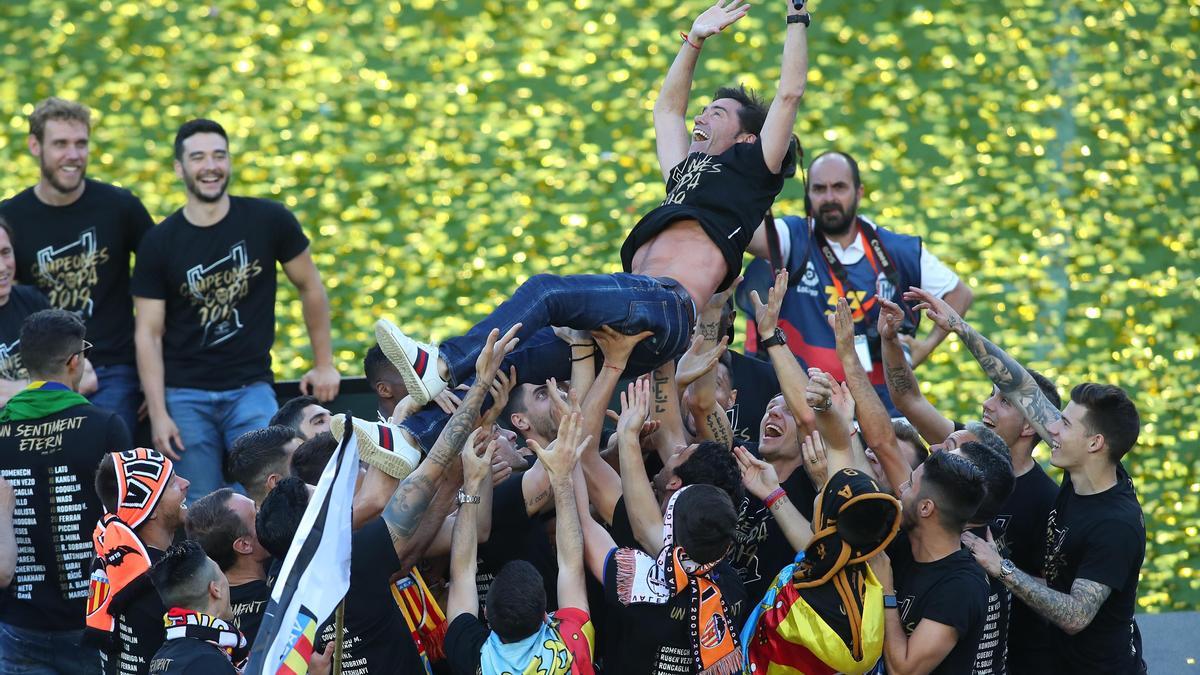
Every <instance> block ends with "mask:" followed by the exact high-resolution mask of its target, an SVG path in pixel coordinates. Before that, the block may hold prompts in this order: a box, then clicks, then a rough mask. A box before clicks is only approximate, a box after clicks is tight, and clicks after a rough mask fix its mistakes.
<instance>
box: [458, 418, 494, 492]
mask: <svg viewBox="0 0 1200 675" xmlns="http://www.w3.org/2000/svg"><path fill="white" fill-rule="evenodd" d="M481 437H482V438H487V435H486V434H485V433H484V432H483V430H481V429H476V430H474V431H472V432H471V435H470V436H468V437H467V442H466V444H464V445H463V450H462V466H463V485H464V486H467V487H470V488H471V489H477V488H479V486H481V485H483V482H484V481H485V480H489V479H491V477H492V455H493V454H494V453H495V451H496V442H495V441H492V442H489V443H488V444H487V445H485V446H484V447H483V452H482V453H481V452H479V448H478V443H477V440H479V439H480V438H481Z"/></svg>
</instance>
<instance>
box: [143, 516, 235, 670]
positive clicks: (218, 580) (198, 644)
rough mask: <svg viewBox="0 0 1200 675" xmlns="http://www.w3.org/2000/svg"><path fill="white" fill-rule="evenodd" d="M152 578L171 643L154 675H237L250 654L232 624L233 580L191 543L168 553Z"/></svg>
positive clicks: (152, 664)
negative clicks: (231, 591)
mask: <svg viewBox="0 0 1200 675" xmlns="http://www.w3.org/2000/svg"><path fill="white" fill-rule="evenodd" d="M150 578H151V579H152V580H153V581H154V587H155V588H156V589H157V590H158V594H159V596H161V597H162V602H163V605H164V606H165V607H166V608H167V613H166V617H165V620H166V624H167V629H166V641H165V642H163V644H162V646H161V647H159V648H158V651H157V652H155V654H154V660H152V661H151V662H150V673H151V675H218V674H220V673H227V674H228V675H238V673H240V672H241V671H240V670H238V668H237V666H240V665H241V664H242V663H244V662H245V660H246V657H247V656H248V655H249V653H250V648H249V645H248V644H247V643H246V638H245V637H243V636H242V634H241V633H240V632H238V629H237V627H235V626H234V625H232V624H231V623H230V621H232V620H233V609H232V608H231V606H230V601H229V593H230V591H229V580H228V579H226V578H225V574H224V573H222V572H221V568H220V566H218V565H217V563H215V562H213V560H212V558H209V557H208V556H207V555H205V553H204V549H203V548H202V547H201V546H200V544H199V543H198V542H195V541H192V540H190V539H185V540H184V541H182V542H180V543H178V544H175V545H174V546H172V547H171V548H169V549H167V551H166V553H164V554H163V556H162V557H161V558H159V559H158V561H157V562H155V563H154V566H153V567H151V568H150Z"/></svg>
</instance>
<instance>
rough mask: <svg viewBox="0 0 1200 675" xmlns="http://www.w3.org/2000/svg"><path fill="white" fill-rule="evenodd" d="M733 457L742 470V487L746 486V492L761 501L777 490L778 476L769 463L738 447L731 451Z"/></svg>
mask: <svg viewBox="0 0 1200 675" xmlns="http://www.w3.org/2000/svg"><path fill="white" fill-rule="evenodd" d="M733 456H734V458H735V459H737V463H738V467H739V468H740V469H741V470H742V485H745V486H746V491H747V492H749V493H750V494H752V495H754V496H755V497H757V498H758V499H759V500H763V499H766V498H767V497H768V496H769V495H770V494H771V493H772V492H774V491H776V490H778V489H779V474H778V473H777V472H776V471H775V467H774V466H771V464H770V463H769V462H765V461H763V460H761V459H759V458H757V457H755V456H754V455H752V454H750V451H749V450H746V448H743V447H742V446H740V445H739V446H738V447H736V448H734V449H733Z"/></svg>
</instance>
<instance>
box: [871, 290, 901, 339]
mask: <svg viewBox="0 0 1200 675" xmlns="http://www.w3.org/2000/svg"><path fill="white" fill-rule="evenodd" d="M875 297H876V298H877V299H878V300H879V320H878V321H877V322H876V328H877V329H878V330H879V337H880V338H882V339H884V340H895V339H896V338H897V337H899V335H900V326H902V325H904V310H902V309H900V305H897V304H896V303H894V302H892V301H891V300H888V299H887V298H884V297H882V296H875Z"/></svg>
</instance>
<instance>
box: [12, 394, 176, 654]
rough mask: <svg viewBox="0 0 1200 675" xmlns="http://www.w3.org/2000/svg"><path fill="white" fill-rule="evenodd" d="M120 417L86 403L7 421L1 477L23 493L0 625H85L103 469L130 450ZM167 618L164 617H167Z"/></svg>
mask: <svg viewBox="0 0 1200 675" xmlns="http://www.w3.org/2000/svg"><path fill="white" fill-rule="evenodd" d="M129 446H130V441H129V432H128V431H127V430H126V429H125V423H124V422H122V421H121V419H120V418H119V417H117V416H116V415H115V414H113V413H111V412H108V411H107V410H102V409H100V408H97V407H95V406H93V405H89V404H81V405H77V406H74V407H71V408H67V409H66V410H63V411H61V412H58V413H55V414H53V415H48V416H46V417H43V418H41V419H36V420H22V421H19V422H6V423H4V424H0V474H3V476H4V477H5V478H6V479H8V482H9V483H11V484H12V486H13V494H14V495H15V496H16V509H15V510H14V511H13V530H14V534H15V535H16V538H17V569H16V575H15V576H14V577H13V581H12V583H11V584H9V586H8V588H6V589H4V590H3V591H0V598H2V600H0V622H3V623H6V624H11V625H14V626H18V627H21V628H27V629H31V630H43V631H62V630H82V629H83V623H84V622H83V619H84V610H85V605H86V603H87V596H88V585H89V579H90V577H91V569H92V560H93V559H94V558H95V555H96V553H95V548H94V546H93V544H92V530H93V529H94V528H95V527H96V523H97V521H99V520H100V516H101V515H102V513H103V507H102V506H101V505H100V499H99V497H97V496H96V490H95V488H94V487H93V486H94V484H95V483H94V477H95V475H96V466H97V465H98V464H99V463H100V459H101V458H102V457H103V456H104V453H106V452H114V451H117V450H128V449H129ZM159 623H162V617H161V616H159Z"/></svg>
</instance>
